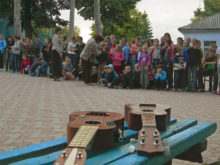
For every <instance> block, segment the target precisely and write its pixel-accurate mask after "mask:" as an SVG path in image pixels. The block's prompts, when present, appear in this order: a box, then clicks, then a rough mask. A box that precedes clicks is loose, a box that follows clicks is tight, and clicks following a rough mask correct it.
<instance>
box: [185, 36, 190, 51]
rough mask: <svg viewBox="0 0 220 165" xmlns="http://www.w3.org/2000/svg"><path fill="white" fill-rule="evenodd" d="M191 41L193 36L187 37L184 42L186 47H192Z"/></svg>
mask: <svg viewBox="0 0 220 165" xmlns="http://www.w3.org/2000/svg"><path fill="white" fill-rule="evenodd" d="M190 43H191V38H190V37H187V38H186V39H185V42H184V48H186V49H187V50H188V49H189V48H190V47H191V45H190Z"/></svg>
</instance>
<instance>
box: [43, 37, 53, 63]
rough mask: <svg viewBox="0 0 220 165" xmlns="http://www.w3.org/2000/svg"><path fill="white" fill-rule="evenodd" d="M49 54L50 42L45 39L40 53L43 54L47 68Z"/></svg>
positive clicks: (49, 39)
mask: <svg viewBox="0 0 220 165" xmlns="http://www.w3.org/2000/svg"><path fill="white" fill-rule="evenodd" d="M51 52H52V40H51V38H47V39H45V40H44V45H43V47H42V53H43V57H44V60H45V61H46V62H47V64H48V65H49V66H51Z"/></svg>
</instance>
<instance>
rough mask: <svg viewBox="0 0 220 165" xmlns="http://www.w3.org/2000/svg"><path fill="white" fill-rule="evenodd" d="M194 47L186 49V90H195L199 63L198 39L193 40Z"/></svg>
mask: <svg viewBox="0 0 220 165" xmlns="http://www.w3.org/2000/svg"><path fill="white" fill-rule="evenodd" d="M194 42H195V43H194V45H195V46H194V47H191V48H189V49H188V54H189V63H188V91H192V92H195V91H196V78H197V70H199V67H200V65H201V51H200V50H199V41H198V40H195V41H194Z"/></svg>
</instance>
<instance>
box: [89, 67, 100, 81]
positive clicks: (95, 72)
mask: <svg viewBox="0 0 220 165" xmlns="http://www.w3.org/2000/svg"><path fill="white" fill-rule="evenodd" d="M90 78H91V82H92V83H97V82H98V69H97V66H96V65H93V66H92V67H91V73H90Z"/></svg>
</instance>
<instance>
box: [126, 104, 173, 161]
mask: <svg viewBox="0 0 220 165" xmlns="http://www.w3.org/2000/svg"><path fill="white" fill-rule="evenodd" d="M166 109H169V108H168V107H166V106H162V105H156V104H140V105H139V107H138V108H137V107H136V108H135V107H133V109H131V110H130V111H129V113H128V123H129V122H130V123H131V121H130V120H134V119H135V117H134V116H133V115H137V114H138V115H139V116H140V117H141V119H140V121H141V123H142V126H141V129H140V131H139V134H138V140H137V142H138V147H137V153H138V154H139V155H143V156H148V157H152V156H156V155H162V154H163V153H164V146H163V144H162V141H161V138H160V132H159V131H158V129H157V124H156V120H155V118H156V113H158V114H161V115H162V114H163V115H162V116H165V117H163V118H162V119H163V120H164V121H163V122H164V124H166V111H165V110H166ZM159 112H160V113H159ZM129 116H130V117H129ZM140 121H137V120H136V121H132V122H133V123H136V122H140ZM130 126H131V127H132V125H130Z"/></svg>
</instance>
